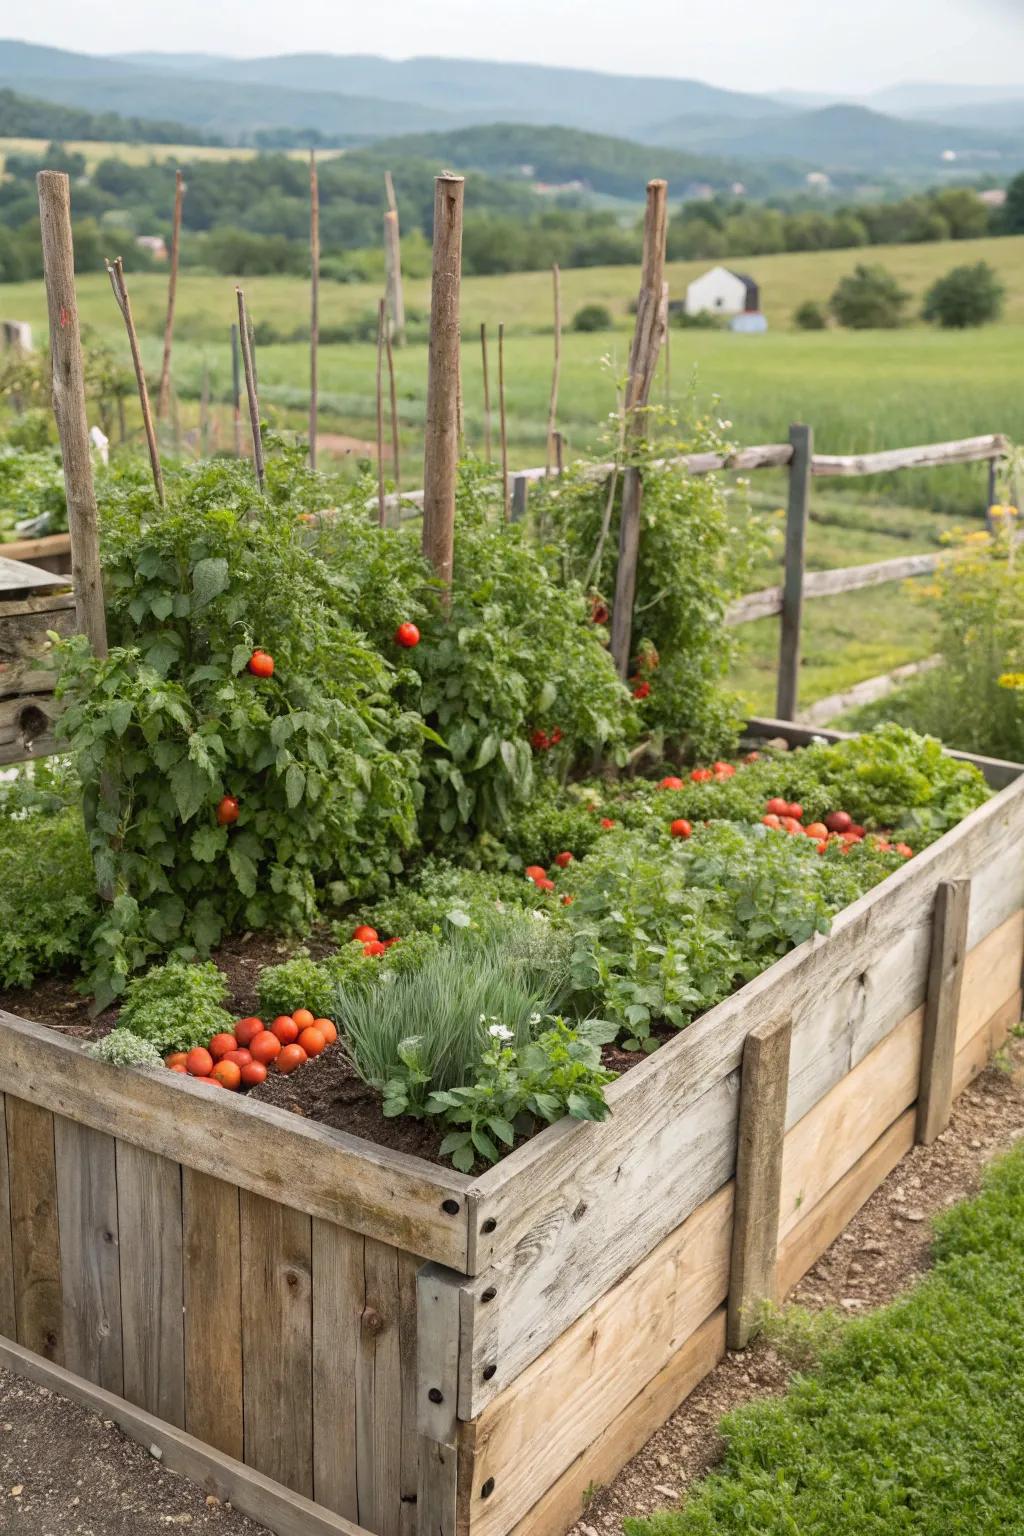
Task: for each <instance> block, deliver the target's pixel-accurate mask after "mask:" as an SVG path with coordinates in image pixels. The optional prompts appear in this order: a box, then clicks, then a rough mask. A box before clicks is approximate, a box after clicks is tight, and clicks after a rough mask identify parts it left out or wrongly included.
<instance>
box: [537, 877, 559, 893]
mask: <svg viewBox="0 0 1024 1536" xmlns="http://www.w3.org/2000/svg"><path fill="white" fill-rule="evenodd" d="M536 883H537V889H538V891H553V890H554V888H555V882H554V881H553V880H548V879H547V877H546V876H545V878H544V879H543V880H538V881H537V882H536Z"/></svg>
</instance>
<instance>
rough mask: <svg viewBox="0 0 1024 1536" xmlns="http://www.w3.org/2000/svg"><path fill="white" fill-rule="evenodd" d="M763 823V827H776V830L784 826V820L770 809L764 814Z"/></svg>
mask: <svg viewBox="0 0 1024 1536" xmlns="http://www.w3.org/2000/svg"><path fill="white" fill-rule="evenodd" d="M761 825H762V826H763V827H774V828H775V830H776V831H778V830H779V829H780V828H781V826H782V822H781V821H780V820H779V818H778V816H776V815H775V813H774V812H773V811H768V812H767V813H766V814H765V815H764V816H762V817H761Z"/></svg>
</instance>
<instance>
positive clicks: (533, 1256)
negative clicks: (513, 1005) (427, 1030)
mask: <svg viewBox="0 0 1024 1536" xmlns="http://www.w3.org/2000/svg"><path fill="white" fill-rule="evenodd" d="M990 772H991V773H992V777H993V778H994V779H998V778H999V775H1000V772H1001V773H1002V778H1003V781H1004V782H1005V779H1006V778H1007V777H1008V776H1009V770H1007V769H1006V766H1005V765H1002V769H1001V770H1000V769H999V768H998V767H996V766H993V767H992V768H991V769H990ZM1022 834H1024V779H1022V778H1016V779H1014V780H1013V782H1011V783H1009V784H1008V786H1007V787H1006V788H1004V789H1002V791H1001V792H1000V793H999V794H998V795H997V796H996V797H995V798H993V799H992V800H991V801H989V802H988V803H987V804H986V805H984V806H982V807H981V808H980V809H979V810H977V811H975V812H974V813H973V814H972V815H971V816H969V817H968V818H967V819H966V820H965V821H964V822H962V823H961V824H960V825H959V826H958V827H956V828H955V829H954V830H953V831H951V832H950V833H948V834H947V835H946V836H945V837H944V838H942V839H941V841H939V842H937V843H936V844H934V845H933V846H932V847H931V848H929V849H928V850H927V851H926V852H925V853H923V854H921V855H919V856H918V857H917V858H915V859H914V860H912V861H911V862H910V863H908V864H906V865H905V866H904V867H903V868H902V869H900V870H899V871H898V872H897V873H896V874H895V875H893V876H891V877H890V878H889V879H888V880H886V881H885V882H884V883H883V884H882V885H881V886H879V887H877V888H876V889H875V890H873V891H871V892H869V893H868V894H867V895H866V896H864V897H863V898H862V899H861V900H860V901H858V902H857V903H855V904H854V905H853V906H852V907H850V908H848V909H847V910H846V911H844V912H842V913H841V914H840V915H839V916H838V918H837V919H836V921H835V924H834V928H833V931H832V933H831V934H830V935H829V936H828V937H827V938H822V937H817V938H814V939H812V940H810V941H808V942H807V943H806V944H804V945H802V946H801V947H800V948H799V949H797V950H794V951H793V952H792V953H791V954H789V955H787V956H786V957H785V958H784V959H782V960H780V961H779V962H778V963H777V964H776V965H774V966H773V967H772V968H771V969H770V970H768V971H766V972H765V973H764V974H763V975H761V976H760V977H758V978H757V979H756V980H754V981H752V982H750V983H749V984H748V985H747V986H746V987H744V988H743V989H742V990H741V991H740V992H738V993H736V994H735V995H734V996H732V997H730V998H729V999H727V1000H726V1001H725V1002H723V1003H721V1004H720V1005H719V1006H718V1007H716V1008H714V1009H713V1010H711V1011H710V1012H709V1013H707V1014H706V1015H705V1016H704V1017H703V1018H702V1019H700V1020H699V1022H697V1023H696V1024H694V1025H693V1026H691V1027H690V1028H689V1029H688V1030H686V1031H685V1032H683V1033H682V1034H680V1035H679V1036H678V1038H676V1039H674V1040H673V1041H672V1042H671V1043H670V1044H668V1045H666V1046H665V1047H664V1048H663V1049H661V1050H660V1051H658V1052H657V1053H656V1054H655V1055H654V1056H652V1057H650V1058H649V1059H648V1060H647V1061H645V1062H644V1063H643V1064H642V1065H641V1066H638V1067H637V1068H635V1069H634V1070H633V1071H631V1072H630V1073H628V1074H627V1075H626V1076H625V1077H623V1078H621V1079H620V1080H619V1081H618V1082H616V1083H615V1084H613V1086H612V1087H611V1089H610V1091H609V1098H610V1100H611V1103H612V1106H613V1110H614V1113H613V1116H612V1118H611V1119H610V1120H609V1121H607V1122H606V1123H604V1124H602V1125H592V1124H577V1123H573V1122H569V1121H565V1122H562V1123H561V1124H559V1125H556V1126H552V1127H550V1128H548V1129H547V1130H545V1131H544V1132H542V1133H541V1134H540V1135H538V1136H537V1137H535V1138H534V1140H533V1141H531V1142H530V1143H528V1144H527V1145H525V1146H523V1147H522V1148H520V1149H519V1150H517V1151H516V1152H514V1153H513V1154H512V1155H511V1156H510V1157H508V1158H506V1159H505V1160H504V1161H503V1162H502V1163H501V1164H499V1165H498V1166H497V1167H496V1168H494V1169H492V1170H491V1171H489V1172H487V1173H486V1174H484V1175H483V1176H482V1177H479V1178H472V1179H471V1178H468V1177H464V1176H462V1175H460V1174H458V1173H455V1172H449V1171H445V1170H442V1169H438V1168H435V1167H433V1166H431V1165H428V1164H426V1163H423V1162H420V1161H419V1160H418V1159H415V1158H410V1157H406V1156H403V1155H400V1154H398V1153H394V1152H389V1151H386V1150H384V1149H382V1148H379V1147H376V1146H372V1145H370V1144H369V1143H367V1142H363V1141H360V1140H359V1139H358V1138H355V1137H350V1136H346V1135H343V1134H341V1133H340V1132H337V1131H333V1130H330V1129H326V1128H324V1127H321V1126H318V1125H315V1124H311V1123H309V1122H307V1121H304V1120H302V1119H300V1118H299V1117H297V1116H295V1115H291V1114H288V1113H286V1112H283V1111H279V1110H275V1109H273V1108H270V1107H268V1106H264V1105H257V1104H254V1103H249V1102H247V1101H245V1100H236V1099H232V1098H230V1097H229V1096H228V1095H226V1094H222V1093H220V1092H217V1093H216V1094H214V1092H213V1090H211V1089H209V1088H205V1087H203V1086H202V1085H201V1084H198V1083H194V1082H192V1081H190V1080H188V1079H186V1078H183V1077H180V1076H176V1075H174V1074H171V1073H165V1072H141V1071H123V1070H116V1069H114V1068H112V1067H109V1066H107V1065H105V1064H103V1063H100V1062H97V1061H94V1060H92V1059H91V1058H90V1057H88V1056H87V1055H85V1054H84V1052H83V1051H82V1049H81V1048H80V1047H79V1046H78V1045H77V1044H75V1043H73V1042H70V1041H68V1040H65V1039H63V1038H62V1037H61V1036H60V1035H59V1034H56V1033H54V1032H53V1031H51V1030H48V1029H45V1028H42V1027H40V1026H38V1025H35V1024H31V1023H26V1022H25V1021H24V1020H20V1019H16V1018H13V1017H11V1016H10V1015H3V1014H0V1089H2V1090H3V1092H2V1096H0V1334H3V1335H5V1336H6V1338H7V1339H8V1340H10V1341H12V1342H11V1343H10V1344H8V1345H4V1344H3V1342H2V1341H0V1363H3V1362H5V1361H6V1362H7V1363H9V1364H11V1365H13V1366H14V1368H15V1369H19V1370H23V1371H25V1372H27V1373H28V1374H30V1375H32V1376H34V1377H35V1379H37V1380H42V1381H45V1382H48V1383H49V1384H51V1385H54V1386H56V1387H57V1388H58V1389H59V1390H65V1391H70V1392H72V1394H73V1395H77V1396H79V1397H81V1398H82V1399H83V1400H85V1401H89V1402H95V1403H97V1404H98V1405H99V1406H100V1407H101V1409H102V1411H103V1412H104V1413H106V1414H107V1415H108V1416H109V1415H113V1416H114V1417H117V1418H118V1419H119V1421H120V1422H121V1423H122V1424H123V1425H124V1426H125V1427H126V1429H128V1431H129V1432H130V1433H133V1434H136V1435H137V1436H138V1437H139V1438H141V1439H143V1440H144V1441H145V1443H153V1442H154V1441H155V1442H156V1443H158V1444H159V1445H160V1446H161V1447H162V1449H163V1452H164V1457H165V1460H166V1461H167V1463H168V1464H169V1465H171V1466H176V1467H179V1468H180V1469H181V1470H184V1471H187V1472H189V1473H190V1474H191V1475H192V1476H194V1477H198V1478H199V1479H200V1481H204V1482H205V1483H206V1484H207V1485H208V1486H209V1487H211V1488H214V1489H216V1490H218V1491H219V1492H220V1493H221V1494H222V1496H225V1497H231V1498H232V1500H233V1501H234V1502H235V1503H236V1504H237V1505H238V1507H240V1508H242V1509H244V1510H246V1511H247V1512H249V1513H251V1514H253V1515H255V1516H258V1517H259V1518H261V1519H263V1520H264V1521H265V1522H266V1523H268V1524H269V1525H270V1526H271V1528H272V1529H274V1530H277V1531H280V1532H282V1533H284V1536H290V1533H292V1532H294V1533H300V1532H329V1531H335V1532H349V1533H351V1530H352V1525H353V1524H354V1525H358V1526H359V1527H362V1528H363V1529H365V1530H368V1531H371V1532H374V1533H377V1536H412V1533H413V1532H414V1531H415V1532H418V1533H422V1536H508V1533H512V1532H514V1533H515V1536H558V1533H560V1532H562V1531H564V1530H565V1529H566V1528H567V1527H568V1526H569V1525H570V1524H571V1523H572V1522H573V1520H575V1519H576V1518H577V1517H578V1515H579V1514H580V1512H581V1508H582V1505H581V1499H582V1496H583V1494H584V1491H585V1490H586V1488H587V1487H588V1486H589V1485H591V1484H592V1483H602V1482H607V1480H608V1479H609V1478H610V1477H611V1476H613V1475H614V1473H615V1472H616V1471H617V1469H618V1468H619V1467H620V1466H621V1465H622V1464H623V1462H624V1461H625V1460H626V1459H628V1457H629V1456H631V1455H632V1454H633V1453H634V1451H635V1450H636V1449H637V1448H638V1447H639V1446H640V1445H641V1444H642V1443H643V1441H644V1440H645V1439H646V1438H647V1437H648V1436H649V1435H650V1434H651V1433H652V1432H653V1431H654V1430H655V1429H656V1428H657V1427H658V1426H659V1425H660V1424H661V1423H662V1422H663V1421H664V1420H665V1419H666V1418H667V1417H668V1416H669V1414H670V1413H671V1412H672V1411H673V1410H674V1409H675V1408H676V1406H677V1405H678V1404H679V1402H680V1401H681V1400H682V1399H683V1398H684V1397H685V1396H686V1395H687V1393H689V1392H690V1391H691V1390H692V1388H693V1387H694V1386H695V1385H696V1384H697V1382H699V1381H700V1380H701V1378H702V1377H703V1376H704V1375H705V1374H706V1373H707V1372H708V1371H709V1370H710V1369H711V1368H712V1367H713V1366H714V1365H715V1363H716V1362H717V1361H718V1359H719V1358H720V1357H721V1355H722V1354H723V1352H724V1350H725V1347H726V1337H727V1328H728V1330H729V1334H730V1337H732V1338H733V1339H735V1340H738V1341H739V1340H741V1339H742V1337H743V1335H744V1333H745V1330H746V1327H747V1326H748V1323H749V1304H750V1303H752V1302H754V1301H756V1300H757V1299H758V1298H759V1296H763V1295H765V1294H770V1293H772V1292H773V1291H774V1292H777V1293H780V1294H781V1293H782V1292H784V1291H785V1290H786V1288H787V1287H789V1286H790V1285H792V1284H793V1283H794V1282H795V1281H796V1280H797V1279H798V1277H799V1276H800V1275H802V1274H803V1273H804V1272H805V1271H806V1270H807V1269H808V1268H809V1267H810V1265H811V1264H812V1263H813V1262H814V1260H815V1259H816V1258H817V1256H818V1255H819V1254H820V1253H821V1252H822V1251H823V1250H824V1249H825V1248H826V1247H827V1246H828V1244H829V1243H830V1242H831V1241H832V1240H833V1239H834V1238H835V1236H836V1235H837V1234H838V1233H839V1232H840V1231H841V1229H842V1228H843V1226H844V1225H845V1224H846V1223H847V1222H848V1221H849V1220H850V1218H851V1217H852V1215H853V1214H854V1212H855V1211H856V1210H857V1209H858V1207H859V1206H860V1205H861V1204H862V1203H863V1201H864V1200H865V1199H866V1198H867V1196H868V1195H869V1194H870V1193H871V1191H872V1190H873V1189H874V1188H875V1187H876V1186H877V1185H878V1184H879V1183H880V1182H881V1181H882V1179H883V1178H884V1177H885V1176H886V1174H887V1173H888V1172H889V1171H890V1170H891V1168H892V1167H893V1166H894V1165H895V1163H896V1162H898V1160H899V1159H900V1157H901V1156H903V1154H904V1153H905V1152H906V1151H907V1150H908V1149H909V1148H910V1146H911V1145H912V1144H913V1142H914V1140H915V1137H916V1136H919V1137H920V1139H932V1138H933V1137H934V1136H935V1135H936V1134H939V1133H940V1132H941V1129H942V1127H943V1125H944V1124H945V1121H946V1118H947V1117H948V1111H949V1103H950V1099H951V1096H952V1095H955V1094H956V1093H959V1092H960V1091H961V1089H962V1088H963V1087H964V1085H965V1084H966V1083H967V1082H968V1081H969V1080H970V1079H971V1078H972V1077H973V1076H974V1074H975V1073H976V1072H978V1071H979V1070H980V1069H981V1068H982V1067H983V1066H984V1065H985V1063H986V1062H987V1061H988V1060H989V1059H990V1057H991V1055H992V1053H993V1051H994V1050H995V1049H996V1048H997V1047H998V1046H999V1044H1000V1043H1001V1042H1002V1040H1003V1039H1004V1038H1005V1035H1006V1032H1007V1030H1008V1028H1009V1027H1010V1026H1012V1025H1013V1024H1015V1023H1016V1022H1017V1020H1018V1019H1019V1017H1020V1011H1021V970H1022V960H1024V858H1022V857H1021V850H1020V840H1021V837H1022ZM730 1274H731V1275H732V1284H731V1286H730ZM730 1292H731V1294H730ZM236 1318H237V1319H240V1326H239V1325H236V1321H235V1320H236ZM68 1373H70V1374H68ZM90 1384H93V1385H90ZM97 1389H98V1390H97ZM243 1463H244V1465H243ZM310 1501H313V1502H310Z"/></svg>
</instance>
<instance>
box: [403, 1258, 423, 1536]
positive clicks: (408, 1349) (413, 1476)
mask: <svg viewBox="0 0 1024 1536" xmlns="http://www.w3.org/2000/svg"><path fill="white" fill-rule="evenodd" d="M422 1268H423V1266H422V1264H421V1263H420V1261H419V1259H418V1258H417V1257H416V1255H415V1254H414V1253H400V1254H399V1255H398V1353H399V1356H400V1360H401V1366H400V1370H401V1381H402V1466H401V1485H400V1490H399V1496H400V1498H401V1511H400V1514H401V1532H402V1536H416V1513H417V1496H418V1488H419V1475H420V1437H419V1435H418V1434H417V1433H416V1394H417V1390H418V1385H419V1382H418V1373H419V1361H418V1347H419V1346H418V1338H417V1317H416V1310H417V1308H416V1286H417V1277H418V1275H419V1272H420V1270H421V1269H422Z"/></svg>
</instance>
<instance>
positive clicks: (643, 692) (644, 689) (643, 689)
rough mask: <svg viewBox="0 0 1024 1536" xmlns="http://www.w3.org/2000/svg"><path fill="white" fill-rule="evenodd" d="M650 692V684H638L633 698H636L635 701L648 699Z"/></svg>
mask: <svg viewBox="0 0 1024 1536" xmlns="http://www.w3.org/2000/svg"><path fill="white" fill-rule="evenodd" d="M650 691H651V685H650V683H647V682H644V683H637V685H636V687H635V688H634V689H633V697H634V699H646V697H647V695H648V694H649V693H650Z"/></svg>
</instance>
